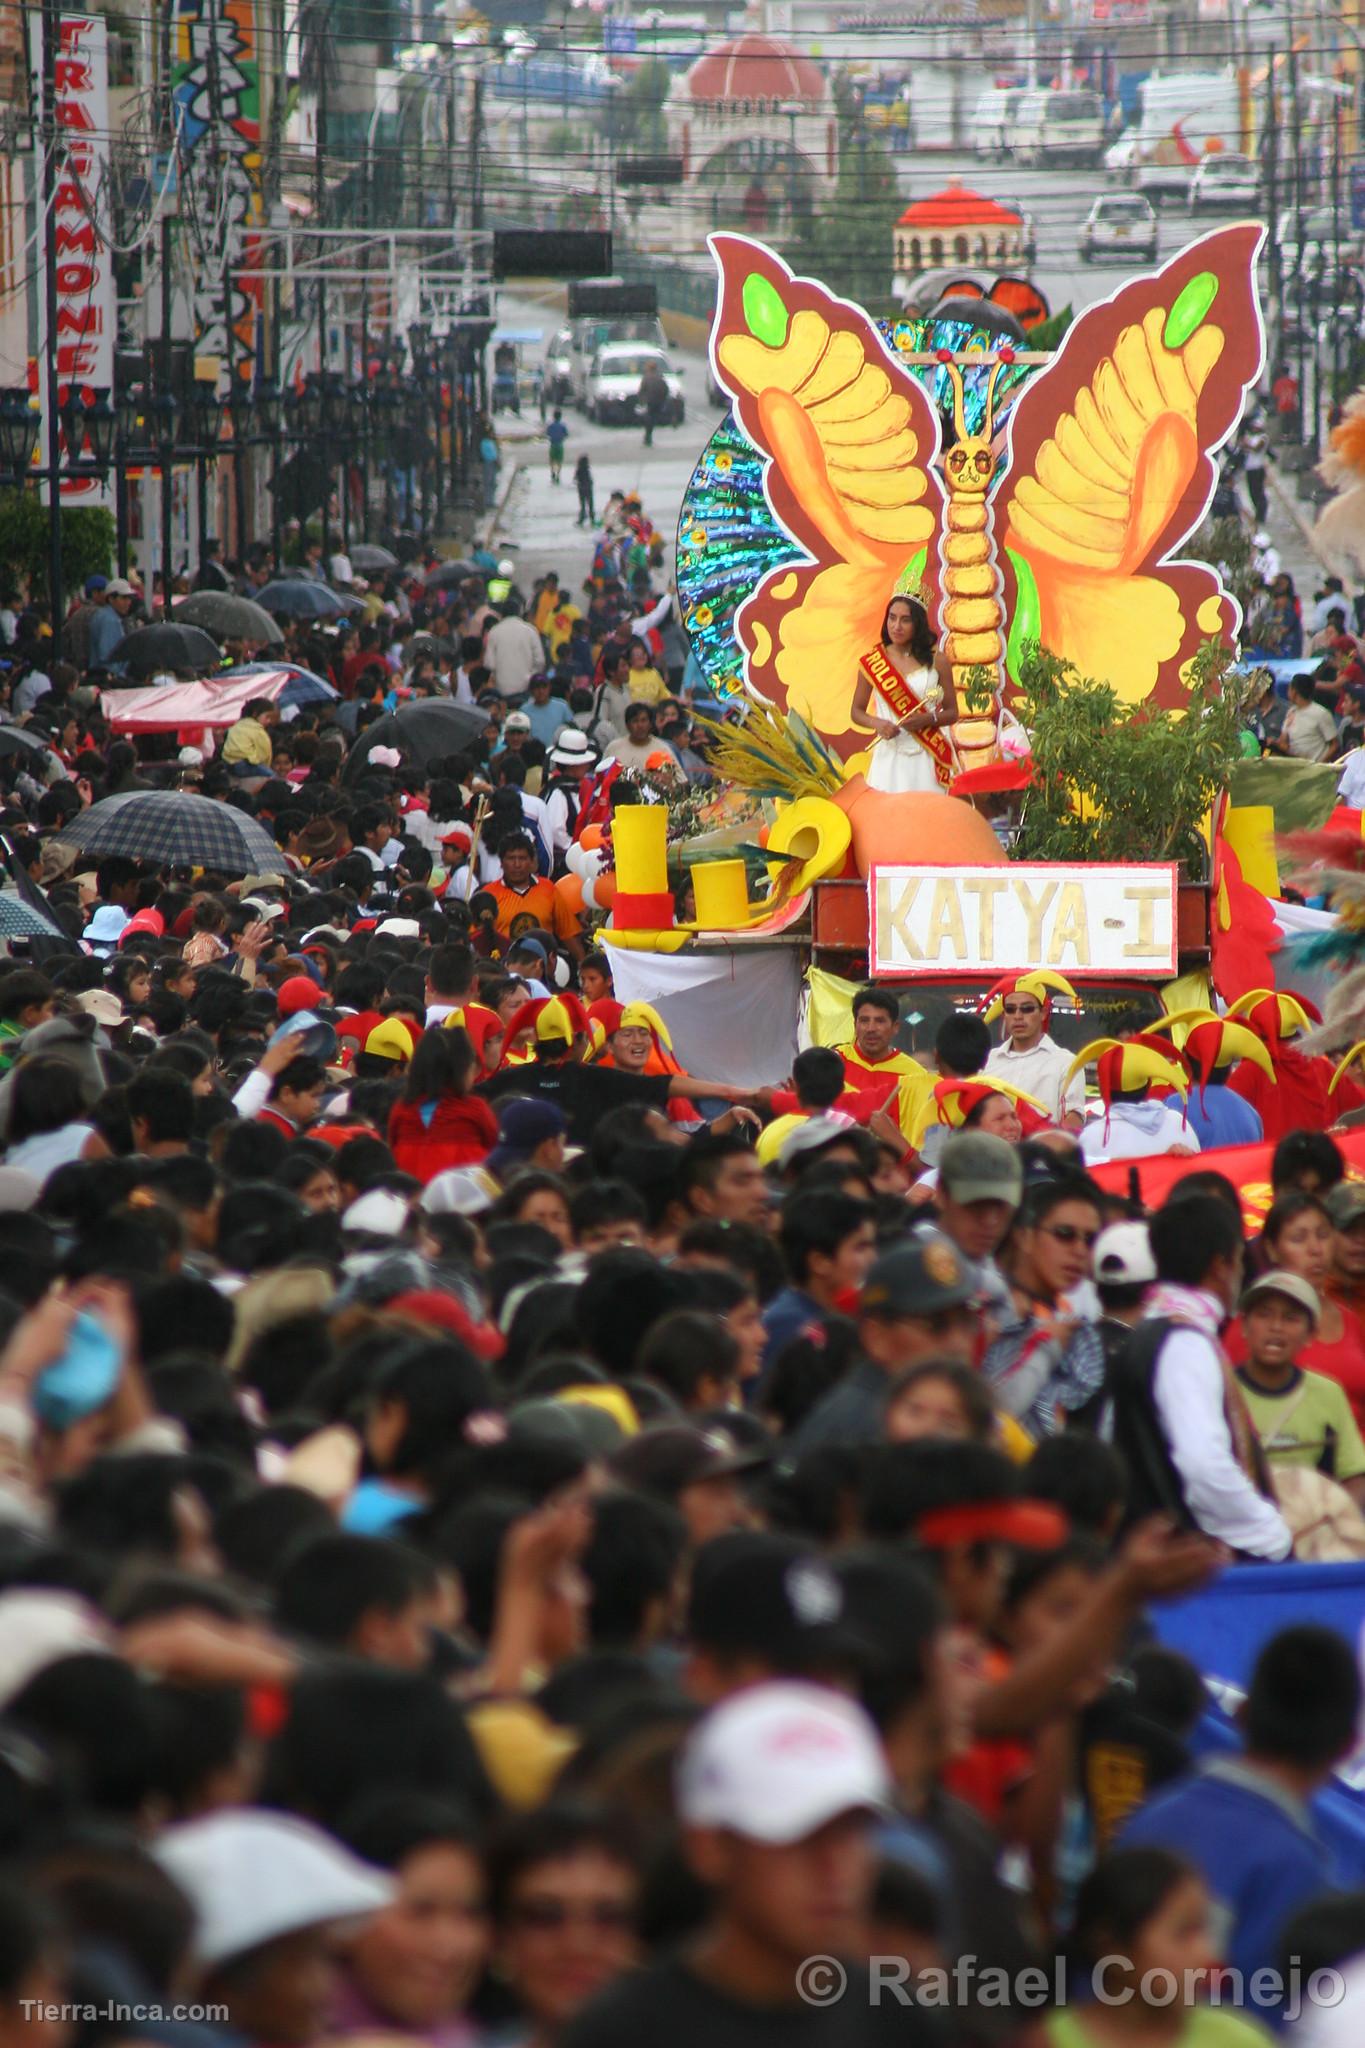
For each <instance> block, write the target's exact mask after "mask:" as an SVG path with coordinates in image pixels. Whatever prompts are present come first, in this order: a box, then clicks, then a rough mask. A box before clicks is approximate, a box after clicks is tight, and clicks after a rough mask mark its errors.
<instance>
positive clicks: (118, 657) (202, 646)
mask: <svg viewBox="0 0 1365 2048" xmlns="http://www.w3.org/2000/svg"><path fill="white" fill-rule="evenodd" d="M222 658H223V654H222V649H221V648H220V647H219V646H218V645H217V644H216V643H215V642H214V641H212V640H210V638H209V636H208V634H207V633H205V632H203V631H201V629H200V628H199V627H198V626H139V627H138V629H137V631H136V632H134V633H128V634H125V636H124V638H123V639H122V640H120V641H119V643H118V646H117V648H116V649H115V651H114V661H115V663H116V664H117V666H118V667H119V668H126V669H128V670H130V671H131V673H132V674H133V675H135V676H154V675H157V674H158V673H159V672H160V671H161V670H162V669H172V670H174V671H176V672H179V671H181V670H183V671H185V672H186V673H188V674H190V675H198V674H199V673H200V672H201V671H204V672H207V671H208V670H210V669H215V668H217V666H218V664H219V662H220V661H221V660H222Z"/></svg>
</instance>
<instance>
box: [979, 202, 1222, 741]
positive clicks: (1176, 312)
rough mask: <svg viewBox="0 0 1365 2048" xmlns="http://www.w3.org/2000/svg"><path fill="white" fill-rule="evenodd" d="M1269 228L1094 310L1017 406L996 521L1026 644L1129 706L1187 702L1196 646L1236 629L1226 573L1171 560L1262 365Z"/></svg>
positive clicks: (1202, 247) (1208, 251) (1204, 242)
mask: <svg viewBox="0 0 1365 2048" xmlns="http://www.w3.org/2000/svg"><path fill="white" fill-rule="evenodd" d="M1262 233H1263V230H1261V229H1260V228H1258V227H1254V226H1239V227H1232V228H1224V229H1220V230H1219V231H1217V232H1216V233H1214V234H1211V235H1206V236H1204V237H1202V238H1201V239H1200V240H1199V241H1198V242H1195V243H1193V244H1192V245H1191V246H1190V247H1189V248H1187V249H1185V250H1183V251H1182V252H1181V254H1180V255H1179V256H1177V257H1175V258H1174V259H1173V260H1172V261H1171V262H1170V263H1168V264H1166V265H1165V266H1164V268H1163V269H1161V270H1160V271H1158V272H1156V273H1155V274H1154V275H1153V276H1150V277H1143V278H1137V279H1135V280H1133V282H1132V283H1131V284H1128V285H1125V286H1123V287H1122V288H1121V289H1120V290H1119V291H1118V292H1117V293H1115V295H1114V296H1113V297H1112V298H1111V299H1108V300H1106V301H1105V302H1104V303H1103V304H1101V305H1098V306H1094V307H1091V308H1090V309H1089V310H1088V311H1087V312H1085V313H1084V314H1082V316H1081V318H1080V319H1079V320H1078V321H1077V323H1076V325H1075V326H1074V327H1073V328H1072V330H1071V332H1070V333H1069V334H1068V335H1067V337H1066V341H1065V343H1064V345H1063V347H1062V349H1061V350H1060V351H1059V353H1058V355H1057V357H1056V359H1055V361H1054V362H1053V363H1052V364H1050V365H1049V367H1048V368H1047V370H1046V371H1044V372H1043V373H1041V374H1040V375H1039V376H1037V377H1036V378H1034V379H1033V381H1032V382H1031V383H1030V384H1029V385H1028V387H1027V389H1026V390H1025V392H1024V394H1023V396H1022V397H1021V399H1020V400H1019V401H1018V403H1017V404H1016V405H1015V407H1014V410H1013V412H1012V414H1011V419H1010V467H1009V472H1008V474H1007V476H1006V478H1005V480H1004V482H1003V484H1002V486H1001V488H1000V491H999V492H998V493H997V497H996V521H997V529H998V530H1001V531H1003V535H1004V541H1005V546H1006V549H1007V550H1008V551H1009V554H1010V556H1011V559H1012V566H1013V570H1014V584H1015V588H1014V598H1013V603H1014V611H1015V615H1016V628H1015V633H1014V634H1013V635H1012V640H1017V639H1018V638H1022V637H1032V638H1037V639H1039V640H1041V641H1042V644H1043V645H1044V646H1045V647H1046V648H1048V649H1049V651H1050V652H1052V653H1054V654H1058V655H1062V656H1064V657H1065V658H1066V659H1067V660H1068V661H1070V662H1072V663H1073V664H1074V666H1075V667H1076V669H1077V670H1078V671H1079V672H1080V673H1081V674H1082V675H1091V676H1097V677H1099V678H1100V679H1101V680H1102V681H1106V682H1110V683H1112V684H1113V685H1114V687H1115V688H1116V689H1117V690H1118V691H1119V693H1120V695H1121V696H1123V697H1125V698H1126V699H1128V700H1129V701H1130V702H1135V703H1136V702H1141V701H1143V700H1145V699H1148V698H1151V699H1152V700H1153V701H1154V702H1155V703H1158V704H1165V705H1171V706H1177V705H1179V704H1180V703H1182V702H1183V701H1184V697H1185V684H1184V680H1183V676H1184V672H1185V671H1186V668H1187V664H1188V662H1189V660H1190V658H1191V656H1192V655H1193V654H1194V652H1195V650H1196V648H1197V647H1198V646H1199V643H1200V642H1201V641H1202V640H1204V639H1207V638H1208V637H1209V635H1210V634H1215V635H1216V634H1230V633H1231V632H1233V631H1234V630H1235V628H1236V625H1237V623H1238V612H1237V607H1236V604H1235V602H1234V600H1233V599H1232V597H1231V596H1230V595H1229V593H1228V592H1227V591H1225V590H1224V589H1223V587H1222V584H1221V583H1220V581H1219V579H1218V577H1217V575H1216V574H1215V572H1214V571H1213V570H1212V569H1210V568H1208V567H1206V566H1205V565H1204V564H1203V563H1198V562H1179V561H1172V560H1171V556H1172V555H1173V553H1174V551H1175V550H1176V549H1178V548H1179V547H1180V546H1181V545H1182V543H1183V542H1185V541H1186V540H1187V539H1188V538H1189V536H1190V535H1191V534H1192V533H1193V532H1194V531H1195V529H1196V527H1197V526H1198V525H1199V523H1200V521H1201V520H1202V518H1203V516H1204V513H1205V511H1206V509H1207V507H1208V503H1209V500H1210V498H1211V496H1212V494H1213V488H1214V484H1215V481H1216V472H1215V470H1214V465H1213V462H1212V460H1211V452H1212V451H1213V450H1214V449H1216V448H1217V447H1218V446H1219V445H1220V443H1221V442H1222V441H1223V440H1225V439H1226V437H1227V435H1228V434H1229V433H1230V432H1231V431H1232V428H1233V427H1234V425H1235V424H1236V421H1237V419H1238V418H1239V417H1240V414H1241V411H1242V406H1243V402H1244V399H1245V394H1246V391H1247V389H1248V387H1249V386H1250V385H1251V384H1253V383H1254V382H1255V380H1256V378H1257V377H1258V376H1259V374H1260V370H1261V364H1262V360H1263V343H1262V337H1261V324H1260V316H1259V312H1258V310H1257V306H1256V297H1255V289H1254V275H1255V260H1256V252H1257V249H1258V248H1259V246H1260V240H1261V235H1262ZM1021 564H1022V565H1023V566H1022V569H1021ZM1021 626H1023V627H1025V631H1024V632H1020V630H1019V628H1020V627H1021Z"/></svg>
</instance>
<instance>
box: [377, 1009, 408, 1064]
mask: <svg viewBox="0 0 1365 2048" xmlns="http://www.w3.org/2000/svg"><path fill="white" fill-rule="evenodd" d="M365 1050H366V1052H367V1053H369V1054H371V1055H372V1056H373V1057H374V1058H376V1059H381V1060H396V1061H397V1062H398V1063H399V1065H400V1066H406V1065H407V1063H408V1061H409V1060H410V1059H411V1058H412V1034H411V1032H410V1031H409V1030H408V1028H407V1026H406V1025H405V1024H400V1023H399V1021H398V1019H397V1017H386V1018H385V1019H384V1021H383V1023H382V1024H376V1025H375V1027H374V1030H373V1031H372V1032H371V1033H370V1035H369V1037H368V1038H367V1039H366V1040H365Z"/></svg>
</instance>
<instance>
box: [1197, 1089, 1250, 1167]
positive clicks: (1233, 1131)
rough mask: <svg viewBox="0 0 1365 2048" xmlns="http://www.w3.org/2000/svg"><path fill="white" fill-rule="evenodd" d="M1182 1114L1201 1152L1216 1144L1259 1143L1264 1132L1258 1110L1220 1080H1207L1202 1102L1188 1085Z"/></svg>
mask: <svg viewBox="0 0 1365 2048" xmlns="http://www.w3.org/2000/svg"><path fill="white" fill-rule="evenodd" d="M1185 1117H1186V1121H1187V1122H1188V1124H1189V1127H1190V1129H1191V1130H1192V1131H1193V1132H1194V1135H1195V1136H1196V1138H1198V1140H1199V1149H1200V1150H1201V1151H1202V1152H1207V1151H1209V1150H1210V1148H1212V1147H1215V1146H1218V1145H1259V1144H1260V1142H1261V1140H1262V1138H1263V1137H1264V1136H1265V1126H1264V1124H1263V1123H1262V1122H1261V1113H1260V1111H1259V1110H1258V1109H1253V1108H1252V1106H1251V1104H1250V1103H1249V1102H1243V1100H1242V1098H1241V1096H1240V1095H1235V1094H1234V1093H1233V1091H1232V1089H1231V1088H1227V1087H1225V1086H1224V1084H1223V1083H1222V1082H1221V1081H1210V1083H1209V1085H1208V1087H1207V1088H1206V1089H1205V1090H1204V1097H1203V1103H1202V1106H1201V1103H1200V1097H1199V1090H1198V1088H1191V1090H1190V1096H1189V1101H1188V1102H1187V1103H1186V1105H1185Z"/></svg>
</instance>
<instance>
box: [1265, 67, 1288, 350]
mask: <svg viewBox="0 0 1365 2048" xmlns="http://www.w3.org/2000/svg"><path fill="white" fill-rule="evenodd" d="M1278 62H1279V58H1278V56H1277V55H1276V52H1275V51H1274V50H1273V49H1271V50H1268V51H1267V53H1266V66H1265V133H1264V135H1263V136H1262V137H1261V159H1262V163H1263V166H1264V175H1263V182H1264V186H1265V215H1266V229H1267V232H1268V234H1269V237H1270V240H1269V249H1270V299H1271V304H1272V305H1273V306H1274V308H1275V338H1276V343H1277V346H1278V343H1279V337H1280V336H1281V335H1282V334H1283V332H1284V265H1283V263H1282V262H1281V259H1280V129H1279V117H1278V112H1277V108H1276V102H1275V66H1276V64H1277V63H1278Z"/></svg>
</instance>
